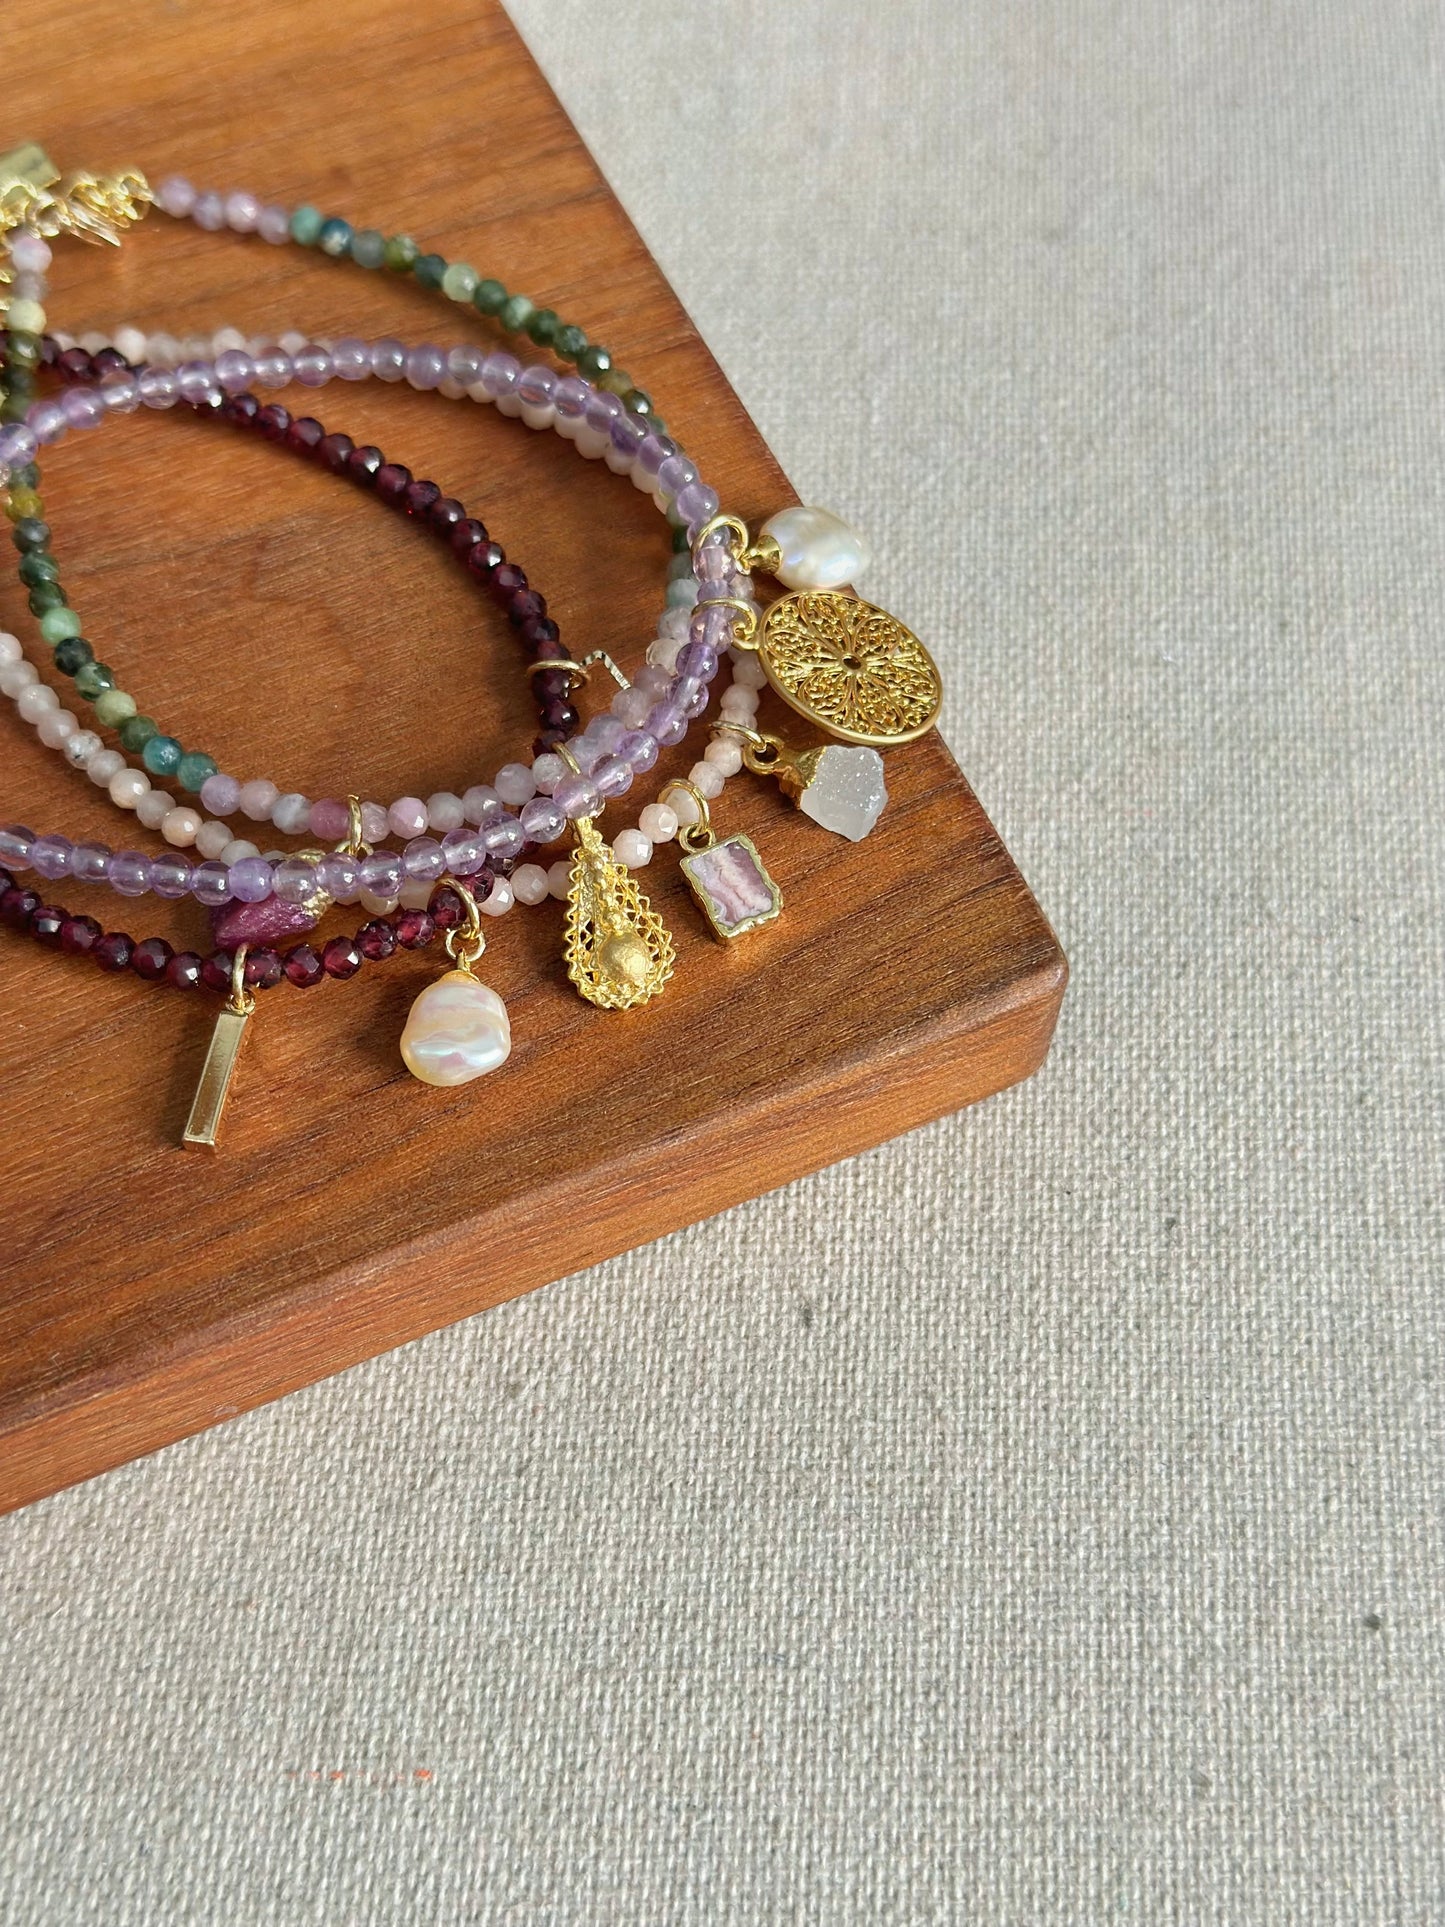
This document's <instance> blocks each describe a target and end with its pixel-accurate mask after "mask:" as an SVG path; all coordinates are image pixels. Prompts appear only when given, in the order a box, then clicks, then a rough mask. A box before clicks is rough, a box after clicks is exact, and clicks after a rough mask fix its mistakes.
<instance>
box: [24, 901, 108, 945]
mask: <svg viewBox="0 0 1445 1927" xmlns="http://www.w3.org/2000/svg"><path fill="white" fill-rule="evenodd" d="M0 902H3V898H0ZM99 939H100V925H99V924H98V923H97V922H96V920H95V918H94V917H67V918H66V920H65V922H64V923H63V924H61V926H60V947H61V949H62V950H63V951H64V952H65V954H66V956H67V957H83V956H84V955H85V954H86V952H87V951H89V950H93V949H94V947H95V945H96V943H97V942H98V941H99Z"/></svg>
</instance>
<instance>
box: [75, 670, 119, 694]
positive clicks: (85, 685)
mask: <svg viewBox="0 0 1445 1927" xmlns="http://www.w3.org/2000/svg"><path fill="white" fill-rule="evenodd" d="M75 687H76V691H77V693H78V694H79V695H82V696H84V698H85V700H86V701H87V702H88V703H93V702H94V701H95V699H96V697H97V696H100V695H103V694H104V692H105V691H106V690H107V689H114V688H115V671H114V670H113V669H111V668H109V667H108V666H107V665H106V664H105V663H103V662H88V663H87V664H86V665H85V667H84V668H83V669H77V670H76V672H75Z"/></svg>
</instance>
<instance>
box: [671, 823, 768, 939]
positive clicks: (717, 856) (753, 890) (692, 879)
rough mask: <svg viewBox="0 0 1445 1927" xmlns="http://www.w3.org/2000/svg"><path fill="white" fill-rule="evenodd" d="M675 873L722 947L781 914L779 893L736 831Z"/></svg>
mask: <svg viewBox="0 0 1445 1927" xmlns="http://www.w3.org/2000/svg"><path fill="white" fill-rule="evenodd" d="M680 868H681V870H682V873H683V875H684V876H685V877H686V878H687V881H688V886H689V888H690V889H691V891H692V893H693V895H694V896H695V897H696V898H697V900H698V903H699V904H700V905H701V906H702V913H703V915H704V916H705V917H706V918H707V920H708V922H709V923H710V924H711V926H712V933H713V935H714V936H715V937H718V938H720V939H721V940H722V941H723V942H724V943H731V942H732V940H733V938H734V937H740V936H742V935H743V933H744V932H745V931H747V930H756V929H757V928H758V926H759V925H760V924H764V923H771V922H772V921H773V919H774V918H775V917H777V916H779V915H780V914H781V912H782V908H783V893H782V891H781V890H780V889H779V888H778V886H777V884H776V883H774V882H773V879H772V878H771V877H770V876H769V875H768V872H767V869H766V867H765V866H764V863H763V859H762V858H761V857H760V856H759V855H758V852H757V848H756V845H755V844H754V843H753V840H752V838H751V837H750V836H744V835H743V834H742V832H741V831H739V832H737V834H736V835H733V836H724V837H720V838H719V839H718V840H717V842H715V843H709V844H708V846H707V847H706V849H702V850H693V851H692V852H690V853H689V854H688V855H687V856H685V857H684V858H683V859H682V863H681V865H680Z"/></svg>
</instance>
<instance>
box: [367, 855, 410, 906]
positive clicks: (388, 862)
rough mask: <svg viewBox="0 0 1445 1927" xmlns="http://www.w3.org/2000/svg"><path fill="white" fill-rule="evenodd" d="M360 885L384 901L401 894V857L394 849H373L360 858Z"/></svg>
mask: <svg viewBox="0 0 1445 1927" xmlns="http://www.w3.org/2000/svg"><path fill="white" fill-rule="evenodd" d="M361 887H362V889H363V890H365V891H367V892H368V894H369V895H371V896H373V897H380V898H382V900H383V901H384V902H389V901H390V900H391V898H393V897H398V896H400V895H401V857H400V855H399V854H398V852H397V851H395V850H373V851H372V853H371V855H370V856H364V857H363V858H362V859H361Z"/></svg>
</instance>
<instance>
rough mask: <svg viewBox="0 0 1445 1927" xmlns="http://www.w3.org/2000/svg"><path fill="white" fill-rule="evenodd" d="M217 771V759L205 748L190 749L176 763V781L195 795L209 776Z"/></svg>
mask: <svg viewBox="0 0 1445 1927" xmlns="http://www.w3.org/2000/svg"><path fill="white" fill-rule="evenodd" d="M215 773H216V759H215V757H214V756H207V754H206V752H205V751H204V750H203V749H188V750H187V751H186V753H185V755H184V756H183V757H182V758H181V760H180V762H179V763H177V764H176V781H177V782H178V783H179V784H180V786H181V788H182V789H183V790H189V791H190V792H191V794H192V795H193V796H194V795H195V793H196V792H197V790H199V789H200V787H201V785H202V783H204V782H205V781H206V779H207V777H209V776H214V775H215Z"/></svg>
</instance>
